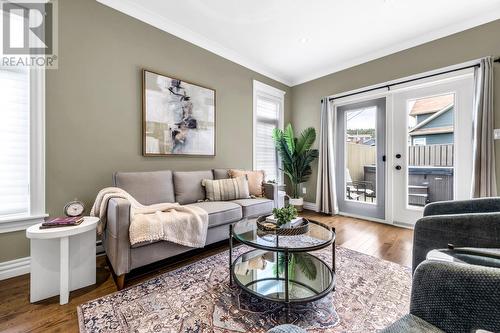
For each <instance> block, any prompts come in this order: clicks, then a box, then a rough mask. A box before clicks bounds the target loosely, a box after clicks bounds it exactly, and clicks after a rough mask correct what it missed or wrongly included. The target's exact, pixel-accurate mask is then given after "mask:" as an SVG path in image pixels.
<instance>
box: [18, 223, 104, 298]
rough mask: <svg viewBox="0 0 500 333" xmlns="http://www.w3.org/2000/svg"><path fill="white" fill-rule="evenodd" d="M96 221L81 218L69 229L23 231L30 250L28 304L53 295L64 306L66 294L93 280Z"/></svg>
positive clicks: (31, 229) (89, 283)
mask: <svg viewBox="0 0 500 333" xmlns="http://www.w3.org/2000/svg"><path fill="white" fill-rule="evenodd" d="M98 222H99V219H98V218H97V217H87V216H86V217H85V218H84V221H83V222H82V223H81V224H80V225H77V226H73V227H60V228H49V229H40V225H41V223H39V224H36V225H33V226H31V227H29V228H28V229H27V230H26V237H28V238H29V239H30V247H31V263H30V267H31V276H30V302H32V303H33V302H37V301H39V300H42V299H46V298H49V297H52V296H55V295H60V296H59V303H60V304H61V305H62V304H66V303H68V300H69V292H70V291H72V290H76V289H80V288H83V287H86V286H89V285H91V284H95V280H96V231H95V229H96V226H97V223H98Z"/></svg>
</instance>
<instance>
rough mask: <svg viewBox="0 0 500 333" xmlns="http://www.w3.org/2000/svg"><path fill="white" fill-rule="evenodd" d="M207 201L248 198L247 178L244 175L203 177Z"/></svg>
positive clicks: (202, 183)
mask: <svg viewBox="0 0 500 333" xmlns="http://www.w3.org/2000/svg"><path fill="white" fill-rule="evenodd" d="M201 185H203V186H204V187H205V193H206V198H207V200H208V201H227V200H236V199H248V198H250V192H249V190H248V180H247V178H246V177H245V176H242V177H236V178H227V179H218V180H211V179H203V181H202V182H201Z"/></svg>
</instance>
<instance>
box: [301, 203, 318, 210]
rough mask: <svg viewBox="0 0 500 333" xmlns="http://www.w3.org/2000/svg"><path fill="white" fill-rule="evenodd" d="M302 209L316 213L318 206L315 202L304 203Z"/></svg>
mask: <svg viewBox="0 0 500 333" xmlns="http://www.w3.org/2000/svg"><path fill="white" fill-rule="evenodd" d="M304 209H307V210H312V211H317V210H318V206H317V205H316V203H315V202H309V201H304Z"/></svg>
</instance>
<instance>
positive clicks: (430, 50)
mask: <svg viewBox="0 0 500 333" xmlns="http://www.w3.org/2000/svg"><path fill="white" fill-rule="evenodd" d="M499 33H500V20H497V21H494V22H491V23H489V24H486V25H482V26H479V27H476V28H474V29H470V30H466V31H464V32H461V33H458V34H455V35H451V36H448V37H445V38H442V39H439V40H436V41H433V42H430V43H427V44H423V45H421V46H417V47H414V48H411V49H408V50H405V51H402V52H398V53H395V54H392V55H389V56H386V57H383V58H380V59H377V60H374V61H371V62H368V63H365V64H362V65H359V66H356V67H352V68H349V69H346V70H343V71H341V72H337V73H334V74H331V75H327V76H324V77H321V78H319V79H316V80H313V81H309V82H306V83H303V84H301V85H297V86H294V87H293V88H292V123H293V124H294V126H295V130H296V131H299V130H302V129H304V128H306V127H308V126H313V127H315V128H316V129H319V122H320V100H321V98H322V97H324V96H329V95H333V94H336V93H341V92H345V91H349V90H353V89H358V88H362V87H365V86H369V85H373V84H377V83H382V82H385V81H390V80H394V79H398V78H401V77H405V76H409V75H413V74H418V73H421V72H425V71H429V70H433V69H437V68H441V67H445V66H449V65H454V64H457V63H461V62H465V61H467V60H473V59H477V58H480V57H484V56H488V55H492V56H499V55H500V38H498V36H499ZM495 84H496V85H495V96H496V97H495V110H496V119H495V127H497V128H498V127H500V64H496V65H495ZM316 145H317V142H316ZM496 156H497V173H498V174H499V175H500V144H499V143H497V144H496ZM316 167H317V164H316V163H315V164H314V168H313V169H314V171H313V175H312V177H311V179H310V181H309V182H308V183H307V184H306V189H307V194H306V195H305V196H304V197H305V200H306V201H309V202H315V199H316ZM498 180H499V184H500V177H499V178H498Z"/></svg>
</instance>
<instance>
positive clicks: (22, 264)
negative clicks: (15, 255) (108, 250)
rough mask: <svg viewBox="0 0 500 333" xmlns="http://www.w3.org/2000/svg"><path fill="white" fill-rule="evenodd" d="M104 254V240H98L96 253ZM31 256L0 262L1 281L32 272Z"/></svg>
mask: <svg viewBox="0 0 500 333" xmlns="http://www.w3.org/2000/svg"><path fill="white" fill-rule="evenodd" d="M102 254H104V247H103V246H102V241H100V240H98V241H97V243H96V255H97V256H99V255H102ZM30 261H31V258H30V257H24V258H19V259H14V260H9V261H4V262H0V281H1V280H5V279H10V278H12V277H16V276H19V275H24V274H29V273H30Z"/></svg>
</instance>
